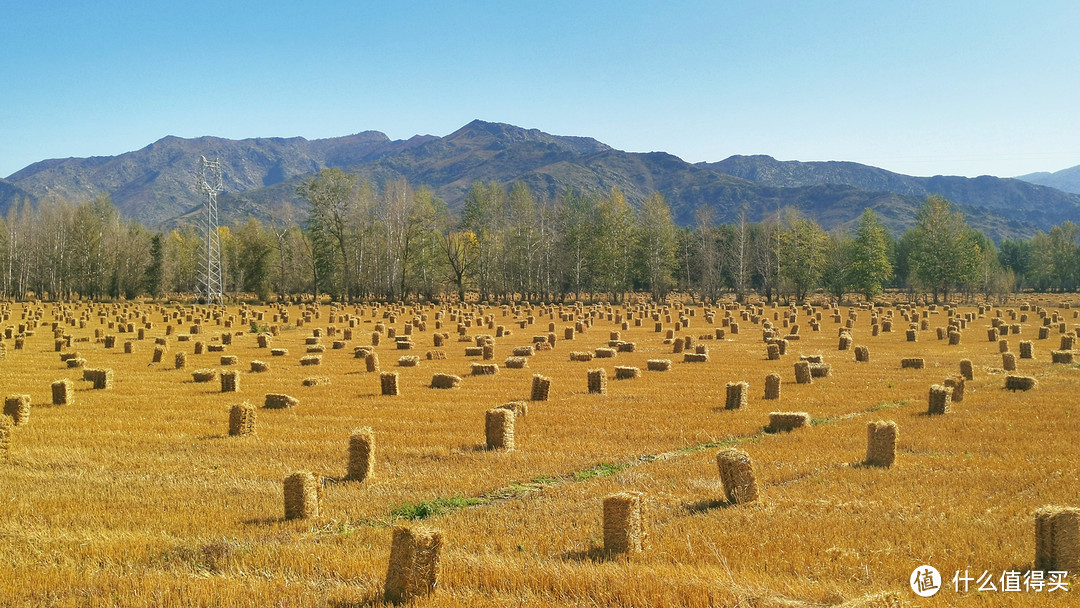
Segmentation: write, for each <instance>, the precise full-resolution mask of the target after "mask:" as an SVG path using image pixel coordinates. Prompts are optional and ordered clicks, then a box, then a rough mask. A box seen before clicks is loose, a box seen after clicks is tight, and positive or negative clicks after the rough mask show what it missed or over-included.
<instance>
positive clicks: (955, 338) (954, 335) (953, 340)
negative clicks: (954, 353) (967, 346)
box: [949, 331, 960, 346]
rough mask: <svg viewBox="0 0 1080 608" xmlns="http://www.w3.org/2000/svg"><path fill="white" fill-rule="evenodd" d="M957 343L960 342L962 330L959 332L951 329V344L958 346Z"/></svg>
mask: <svg viewBox="0 0 1080 608" xmlns="http://www.w3.org/2000/svg"><path fill="white" fill-rule="evenodd" d="M957 344H960V332H958V331H950V332H949V345H950V346H956V345H957Z"/></svg>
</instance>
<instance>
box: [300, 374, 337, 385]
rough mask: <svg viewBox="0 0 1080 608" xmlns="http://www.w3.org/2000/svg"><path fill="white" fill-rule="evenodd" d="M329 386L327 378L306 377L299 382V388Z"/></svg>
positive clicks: (328, 378)
mask: <svg viewBox="0 0 1080 608" xmlns="http://www.w3.org/2000/svg"><path fill="white" fill-rule="evenodd" d="M327 384H330V377H329V376H308V377H307V378H304V379H303V380H301V381H300V385H301V386H326V385H327Z"/></svg>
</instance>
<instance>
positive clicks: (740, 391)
mask: <svg viewBox="0 0 1080 608" xmlns="http://www.w3.org/2000/svg"><path fill="white" fill-rule="evenodd" d="M749 392H750V384H749V383H747V382H728V383H727V401H726V402H725V404H724V409H725V410H737V409H739V408H743V407H746V395H747V393H749Z"/></svg>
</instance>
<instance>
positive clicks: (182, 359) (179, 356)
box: [173, 351, 187, 369]
mask: <svg viewBox="0 0 1080 608" xmlns="http://www.w3.org/2000/svg"><path fill="white" fill-rule="evenodd" d="M173 363H174V365H173V367H175V368H176V369H184V368H185V367H187V353H185V352H184V351H180V352H178V353H176V356H175V357H173Z"/></svg>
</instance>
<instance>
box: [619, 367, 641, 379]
mask: <svg viewBox="0 0 1080 608" xmlns="http://www.w3.org/2000/svg"><path fill="white" fill-rule="evenodd" d="M640 377H641V370H640V369H639V368H636V367H631V366H629V365H624V366H619V365H616V366H615V379H616V380H633V379H634V378H640Z"/></svg>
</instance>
